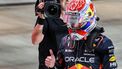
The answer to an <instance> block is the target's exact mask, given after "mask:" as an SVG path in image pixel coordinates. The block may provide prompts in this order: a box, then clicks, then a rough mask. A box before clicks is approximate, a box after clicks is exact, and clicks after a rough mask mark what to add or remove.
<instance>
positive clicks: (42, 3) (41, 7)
mask: <svg viewBox="0 0 122 69" xmlns="http://www.w3.org/2000/svg"><path fill="white" fill-rule="evenodd" d="M38 8H39V9H43V8H44V2H40V3H39V5H38ZM36 13H37V16H39V17H40V18H42V19H45V17H44V14H43V13H41V12H36Z"/></svg>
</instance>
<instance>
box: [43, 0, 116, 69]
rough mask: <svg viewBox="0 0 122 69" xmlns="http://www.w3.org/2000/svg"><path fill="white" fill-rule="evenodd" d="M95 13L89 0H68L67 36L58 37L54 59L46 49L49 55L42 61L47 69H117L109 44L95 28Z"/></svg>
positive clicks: (108, 40) (110, 44) (100, 29)
mask: <svg viewBox="0 0 122 69" xmlns="http://www.w3.org/2000/svg"><path fill="white" fill-rule="evenodd" d="M95 13H96V12H95V9H94V6H93V3H92V2H91V1H90V0H70V2H69V3H68V4H67V7H66V15H65V17H66V18H65V19H66V23H67V26H68V28H69V30H68V31H69V34H68V35H66V36H65V37H64V38H62V41H61V44H60V46H59V50H58V54H57V56H58V57H57V58H55V56H54V55H53V51H52V50H50V56H47V58H46V59H45V65H46V66H47V67H49V68H53V67H54V68H57V69H117V63H116V57H115V55H114V46H113V43H112V41H111V40H110V39H109V38H108V37H106V36H104V35H103V34H102V32H103V29H102V28H101V27H98V26H97V25H96V15H95ZM79 14H80V15H79Z"/></svg>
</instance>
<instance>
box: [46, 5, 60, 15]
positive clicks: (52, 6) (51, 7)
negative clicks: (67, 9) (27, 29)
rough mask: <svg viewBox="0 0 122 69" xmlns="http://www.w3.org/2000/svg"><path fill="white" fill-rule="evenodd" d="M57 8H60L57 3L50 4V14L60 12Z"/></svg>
mask: <svg viewBox="0 0 122 69" xmlns="http://www.w3.org/2000/svg"><path fill="white" fill-rule="evenodd" d="M57 9H58V8H57V7H56V6H55V5H50V6H49V7H48V9H47V11H48V12H49V14H51V15H55V14H56V13H57V12H58V10H57Z"/></svg>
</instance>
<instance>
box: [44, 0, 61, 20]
mask: <svg viewBox="0 0 122 69" xmlns="http://www.w3.org/2000/svg"><path fill="white" fill-rule="evenodd" d="M60 14H61V5H60V3H57V2H56V1H46V2H45V6H44V16H45V17H47V18H59V17H60Z"/></svg>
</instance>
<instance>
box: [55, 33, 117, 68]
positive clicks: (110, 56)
mask: <svg viewBox="0 0 122 69" xmlns="http://www.w3.org/2000/svg"><path fill="white" fill-rule="evenodd" d="M93 46H94V47H95V48H94V49H93V50H92V51H88V49H87V46H86V45H85V40H80V41H74V42H73V41H72V42H71V41H70V38H69V37H68V36H66V37H64V38H63V39H62V42H61V45H60V47H59V52H58V58H57V62H56V65H55V68H56V69H117V63H116V58H115V55H114V46H113V44H112V41H111V40H110V39H109V38H107V37H106V36H103V35H100V36H99V37H98V38H96V39H95V40H94V43H93Z"/></svg>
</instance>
